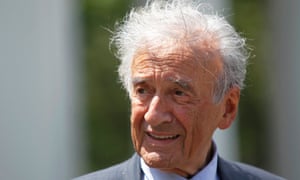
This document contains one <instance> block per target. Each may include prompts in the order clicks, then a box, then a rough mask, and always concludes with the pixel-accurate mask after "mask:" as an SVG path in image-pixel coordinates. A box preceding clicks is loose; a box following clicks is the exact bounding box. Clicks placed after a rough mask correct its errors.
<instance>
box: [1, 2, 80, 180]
mask: <svg viewBox="0 0 300 180" xmlns="http://www.w3.org/2000/svg"><path fill="white" fill-rule="evenodd" d="M75 6H76V4H75V1H71V0H69V1H68V0H51V1H47V0H26V1H17V0H1V1H0V179H7V180H8V179H9V180H19V179H22V180H54V179H55V180H63V179H70V178H71V177H74V176H76V175H78V174H79V172H78V171H79V169H82V168H81V167H80V166H81V165H82V164H83V163H78V162H79V158H78V157H80V156H78V154H79V153H80V147H79V144H77V143H78V142H80V141H78V137H80V131H78V125H79V124H78V123H79V119H80V118H81V115H82V114H81V112H80V110H79V109H81V108H80V107H79V106H78V104H79V99H78V97H79V96H78V95H79V91H80V88H79V84H80V79H79V78H78V77H79V74H78V73H80V71H79V69H80V66H79V65H80V63H79V57H80V54H79V53H78V52H79V51H78V50H79V47H76V46H74V45H75V44H78V41H76V38H77V37H78V32H79V31H78V27H76V26H75V22H76V17H77V15H76V11H75Z"/></svg>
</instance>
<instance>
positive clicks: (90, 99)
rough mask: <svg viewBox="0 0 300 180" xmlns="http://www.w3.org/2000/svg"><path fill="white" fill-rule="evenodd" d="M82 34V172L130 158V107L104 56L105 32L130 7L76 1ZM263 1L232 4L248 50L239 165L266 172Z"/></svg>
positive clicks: (121, 2)
mask: <svg viewBox="0 0 300 180" xmlns="http://www.w3.org/2000/svg"><path fill="white" fill-rule="evenodd" d="M81 3H82V10H83V11H82V13H83V23H84V32H85V77H86V93H87V94H86V108H87V109H86V112H87V117H86V119H87V121H86V123H87V132H88V134H87V136H88V138H87V146H88V156H89V165H90V166H89V167H88V171H94V170H97V169H101V168H104V167H107V166H110V165H112V164H115V163H117V162H120V161H122V160H124V159H127V158H128V157H129V156H130V155H131V154H132V152H133V148H132V144H131V139H130V124H129V113H130V112H129V111H130V104H129V100H128V98H127V95H126V93H125V91H124V90H123V89H122V88H121V85H120V83H118V78H117V65H118V61H117V60H116V58H115V57H114V56H113V52H111V51H110V50H109V37H110V32H109V30H107V29H112V30H113V29H114V23H115V22H116V21H118V20H120V18H122V17H123V16H124V15H125V14H126V12H127V11H128V9H129V7H131V5H132V2H131V1H130V0H82V1H81ZM264 7H265V5H264V1H263V0H233V11H234V12H233V16H232V18H233V22H234V26H235V27H236V28H237V30H238V31H239V32H243V33H242V36H245V37H246V38H247V39H248V43H249V44H250V47H251V48H252V49H253V51H252V54H253V55H255V56H253V57H251V61H250V66H249V68H248V76H247V81H246V85H247V87H246V89H245V90H244V91H243V92H242V96H241V104H240V113H239V140H240V149H241V152H240V154H241V159H242V161H244V162H248V163H251V164H254V165H258V166H260V167H266V166H267V164H265V162H267V161H266V159H265V157H266V156H265V155H266V154H267V153H268V152H267V150H268V149H267V148H263V147H265V146H266V141H267V139H266V134H265V132H266V128H267V126H266V124H265V123H266V119H267V118H268V117H267V115H266V114H267V113H266V112H265V109H266V108H265V107H266V106H268V103H267V99H266V94H265V93H266V91H265V89H266V88H267V87H266V83H264V82H265V79H264V77H265V74H264V66H265V65H264V63H265V62H264V56H265V55H264V51H263V49H264V47H263V44H264V41H265V39H266V38H265V32H264V29H265V27H264V25H265V19H264V18H265V17H266V15H265V14H264V13H265V9H264Z"/></svg>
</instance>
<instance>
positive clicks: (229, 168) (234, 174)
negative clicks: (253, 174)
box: [217, 157, 248, 180]
mask: <svg viewBox="0 0 300 180" xmlns="http://www.w3.org/2000/svg"><path fill="white" fill-rule="evenodd" d="M217 172H218V175H219V177H220V179H221V180H241V179H243V180H245V179H248V178H247V177H246V176H245V174H244V173H243V172H242V171H241V169H240V168H239V167H238V166H237V165H235V164H234V163H231V162H229V161H226V160H224V159H222V158H221V157H218V168H217Z"/></svg>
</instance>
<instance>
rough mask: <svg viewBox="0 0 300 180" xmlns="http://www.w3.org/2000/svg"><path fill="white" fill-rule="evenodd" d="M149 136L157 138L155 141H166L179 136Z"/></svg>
mask: <svg viewBox="0 0 300 180" xmlns="http://www.w3.org/2000/svg"><path fill="white" fill-rule="evenodd" d="M148 135H149V136H151V137H153V138H155V139H161V140H165V139H175V138H177V137H178V136H179V135H174V136H157V135H153V134H150V133H148Z"/></svg>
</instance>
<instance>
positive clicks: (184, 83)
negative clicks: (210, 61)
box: [132, 77, 193, 91]
mask: <svg viewBox="0 0 300 180" xmlns="http://www.w3.org/2000/svg"><path fill="white" fill-rule="evenodd" d="M165 80H166V81H169V82H171V83H173V84H176V85H178V86H179V87H181V88H183V89H185V90H189V91H193V88H192V86H191V84H190V82H191V81H192V80H187V79H181V78H176V77H168V78H166V79H165ZM147 81H150V78H145V77H133V78H132V84H133V86H135V85H137V84H144V83H146V82H147Z"/></svg>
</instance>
